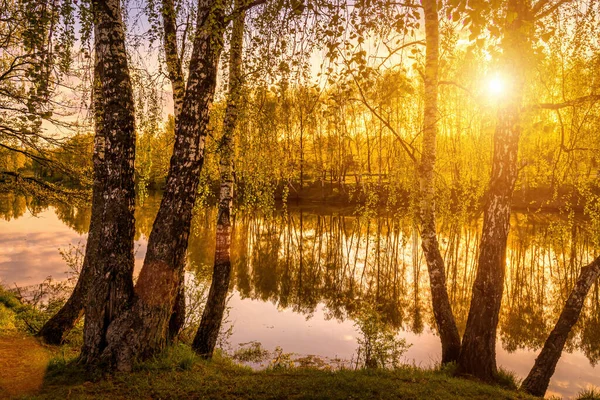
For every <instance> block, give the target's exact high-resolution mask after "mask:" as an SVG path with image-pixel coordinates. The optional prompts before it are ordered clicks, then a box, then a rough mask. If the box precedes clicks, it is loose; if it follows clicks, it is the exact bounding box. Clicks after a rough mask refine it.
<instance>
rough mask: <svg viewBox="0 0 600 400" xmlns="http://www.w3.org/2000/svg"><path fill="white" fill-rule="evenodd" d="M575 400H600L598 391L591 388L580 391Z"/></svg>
mask: <svg viewBox="0 0 600 400" xmlns="http://www.w3.org/2000/svg"><path fill="white" fill-rule="evenodd" d="M577 400H600V389H598V388H593V387H591V388H588V389H585V390H582V391H581V392H579V394H578V395H577Z"/></svg>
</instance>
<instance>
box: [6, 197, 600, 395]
mask: <svg viewBox="0 0 600 400" xmlns="http://www.w3.org/2000/svg"><path fill="white" fill-rule="evenodd" d="M159 202H160V197H159V195H158V194H151V195H150V196H149V197H148V198H147V199H146V200H145V201H144V203H143V205H141V206H138V208H137V211H136V225H137V227H136V228H137V229H136V245H135V249H136V269H137V270H138V271H139V268H141V265H142V262H143V258H144V254H145V251H146V240H147V237H148V235H149V233H150V230H151V227H152V222H153V219H154V216H155V214H156V212H157V208H158V205H159ZM89 218H90V210H89V208H88V207H71V206H67V205H46V204H40V203H39V202H36V201H34V200H33V199H31V198H26V197H23V196H20V195H16V194H12V193H8V194H0V281H1V282H2V284H3V285H4V286H7V287H14V285H17V286H20V287H30V286H32V285H36V284H39V283H41V282H42V281H43V280H44V279H45V278H46V277H48V276H52V277H53V278H54V279H57V280H61V279H65V278H66V277H67V274H66V273H67V272H68V267H67V265H66V262H65V261H64V259H63V258H62V257H61V255H60V253H59V249H63V250H68V249H69V246H78V245H82V244H84V243H85V240H86V231H87V226H88V224H89ZM215 220H216V214H215V210H214V209H212V208H210V207H209V208H206V209H201V208H199V209H198V212H197V213H196V215H195V218H194V222H193V226H192V235H191V238H190V245H189V251H188V267H187V268H188V274H187V277H188V279H189V280H190V281H191V279H190V278H191V277H193V276H195V277H196V279H197V281H198V282H199V285H200V286H203V285H204V286H205V285H206V284H207V283H209V282H210V271H211V268H212V257H213V253H214V248H215ZM440 221H441V224H440V228H439V229H440V242H441V245H442V247H443V249H442V253H443V255H444V259H445V262H446V268H447V275H448V290H449V294H450V298H451V301H452V304H453V308H454V312H455V314H456V318H457V323H458V326H459V329H460V330H461V332H462V330H463V329H464V326H465V324H466V317H467V313H468V307H469V302H470V296H471V293H470V290H471V286H472V282H473V280H474V277H475V266H476V260H477V252H478V240H479V235H480V231H481V216H468V217H466V216H462V215H456V214H452V213H448V215H444V216H441V217H440ZM511 224H512V228H511V234H510V237H509V244H508V250H507V272H506V281H505V292H504V301H503V306H502V310H501V316H500V324H499V329H498V342H497V358H498V365H499V366H502V367H503V368H505V369H507V370H510V371H513V372H515V373H516V374H517V375H518V376H519V377H524V376H525V375H526V374H527V373H528V371H529V369H530V368H531V366H532V365H533V361H534V359H535V357H536V355H537V352H538V351H539V349H540V347H541V346H542V345H543V343H544V340H545V338H546V336H547V335H548V333H549V331H550V330H551V329H552V327H553V324H554V322H555V321H556V319H557V318H558V315H559V313H560V311H561V307H562V305H563V304H564V302H565V300H566V298H567V296H568V293H569V290H570V288H571V287H572V285H573V283H574V281H575V279H576V277H577V274H578V271H579V269H580V268H581V266H582V265H585V264H586V263H587V262H588V261H591V259H592V258H593V256H594V255H597V254H598V252H599V249H598V243H597V241H598V234H597V233H594V232H597V230H598V227H597V223H594V222H593V221H588V220H586V219H584V218H582V217H578V216H575V215H573V214H571V215H561V214H558V213H544V212H535V213H522V212H516V213H514V214H513V216H512V221H511ZM232 271H233V272H232V284H231V287H232V291H231V297H230V299H229V303H228V305H229V307H230V310H229V314H228V317H227V326H228V327H230V326H232V329H233V330H232V334H231V336H230V337H229V338H228V343H229V344H228V346H229V347H230V348H231V349H235V348H237V347H238V346H239V344H240V343H247V342H251V341H258V342H260V343H261V344H262V346H263V347H264V348H266V349H267V350H271V351H272V350H274V349H275V348H276V347H277V346H279V347H281V348H282V349H283V351H285V352H289V353H295V354H297V355H299V356H304V355H317V356H320V357H323V358H326V359H329V360H334V359H342V360H352V359H355V358H356V354H357V347H358V342H357V339H359V338H360V329H359V327H358V326H357V324H356V323H355V319H356V315H358V313H359V311H360V310H362V309H364V305H365V304H376V309H377V312H378V313H379V314H380V316H381V319H382V320H383V321H385V322H386V323H388V324H390V325H391V326H393V327H395V328H397V329H398V336H399V337H401V338H404V339H405V340H406V342H407V343H408V344H410V345H411V347H410V348H409V349H408V351H407V352H406V353H405V354H404V356H403V360H404V362H406V363H409V364H415V365H417V366H422V367H427V366H431V365H433V364H435V363H437V362H439V360H440V356H441V347H440V342H439V339H438V337H437V336H436V334H435V329H432V326H433V324H434V320H433V315H432V312H431V305H430V292H429V282H428V275H427V267H426V265H425V261H424V258H423V255H422V252H421V249H420V244H419V238H418V232H417V231H416V229H415V227H414V223H413V218H411V216H410V214H409V213H408V212H396V213H392V212H386V213H375V212H374V211H372V210H365V209H361V210H360V212H357V211H356V210H354V208H352V207H345V208H340V207H338V208H335V207H328V206H322V205H311V206H292V205H289V206H288V207H285V208H278V209H276V210H274V211H273V212H271V213H268V214H266V213H264V212H248V211H246V212H238V213H237V214H236V215H235V219H234V233H233V238H232ZM599 360H600V293H599V288H598V285H597V284H596V285H594V286H593V287H592V290H591V291H590V295H589V296H588V299H587V303H586V306H585V309H584V311H583V313H582V316H581V319H580V322H579V323H578V325H577V326H576V328H575V332H574V334H573V335H572V337H571V338H570V340H569V342H568V343H567V348H566V351H565V353H564V354H563V356H562V358H561V360H560V362H559V364H558V366H557V369H556V373H555V374H554V377H553V379H552V381H551V382H550V388H549V391H548V393H547V395H553V394H555V395H561V396H565V397H569V396H573V395H575V394H576V393H577V392H578V391H579V390H581V389H583V388H586V387H588V386H590V385H595V386H600V368H598V367H597V363H598V361H599Z"/></svg>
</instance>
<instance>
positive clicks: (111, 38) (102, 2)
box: [81, 0, 135, 364]
mask: <svg viewBox="0 0 600 400" xmlns="http://www.w3.org/2000/svg"><path fill="white" fill-rule="evenodd" d="M92 13H93V18H94V36H95V37H94V41H95V51H96V69H97V71H98V77H99V80H100V85H101V89H100V90H101V99H102V128H103V129H102V130H103V132H104V134H103V135H102V136H103V139H104V146H103V147H104V154H102V155H101V156H99V157H101V158H102V160H103V161H102V163H103V164H104V168H105V175H104V177H103V178H104V179H103V180H104V183H103V192H102V198H103V202H102V209H101V210H100V211H99V212H100V214H101V215H100V216H99V218H100V221H99V224H98V227H97V230H95V232H97V233H98V235H97V237H96V238H95V240H97V243H96V246H94V247H95V249H93V251H94V254H93V257H90V258H89V259H88V268H90V269H91V271H90V273H91V281H90V284H89V290H88V293H87V302H86V306H85V311H86V318H85V323H84V343H83V347H82V350H81V359H82V361H83V362H84V363H88V364H90V363H95V362H97V361H98V359H99V356H100V355H101V353H102V351H103V349H104V348H105V346H106V331H107V328H108V326H109V324H110V322H111V321H113V320H114V319H115V318H116V317H117V316H118V315H119V314H120V313H121V311H122V310H124V309H125V307H126V306H127V305H128V303H129V301H130V299H131V296H132V294H133V281H132V276H133V266H134V254H133V239H134V234H135V219H134V208H135V190H134V180H133V177H134V160H135V121H134V102H133V90H132V86H131V80H130V77H129V70H128V65H127V54H126V52H125V31H124V27H123V21H122V14H121V5H120V1H119V0H94V1H93V2H92ZM94 228H96V227H95V226H94ZM87 252H88V250H87V249H86V253H87Z"/></svg>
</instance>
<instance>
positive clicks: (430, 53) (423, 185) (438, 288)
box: [419, 0, 460, 364]
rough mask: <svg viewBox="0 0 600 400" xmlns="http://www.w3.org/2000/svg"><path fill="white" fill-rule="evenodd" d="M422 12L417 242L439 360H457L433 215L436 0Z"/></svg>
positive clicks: (425, 1) (457, 341)
mask: <svg viewBox="0 0 600 400" xmlns="http://www.w3.org/2000/svg"><path fill="white" fill-rule="evenodd" d="M422 4H423V10H424V12H425V41H426V61H425V85H424V89H425V101H424V103H425V104H424V111H423V149H422V153H421V163H420V166H419V185H420V192H421V193H420V218H421V245H422V247H423V253H424V254H425V259H426V261H427V268H428V271H429V282H430V285H431V301H432V303H433V314H434V317H435V321H436V325H437V328H438V332H439V334H440V339H441V342H442V364H445V363H448V362H452V361H457V360H458V355H459V353H460V336H459V334H458V328H457V327H456V322H455V319H454V314H453V313H452V306H451V305H450V299H449V297H448V291H447V288H446V271H445V266H444V259H443V258H442V255H441V253H440V249H439V244H438V239H437V233H436V219H435V176H434V168H435V162H436V136H437V119H438V109H437V97H438V71H439V63H438V57H439V25H438V11H437V3H436V0H423V3H422Z"/></svg>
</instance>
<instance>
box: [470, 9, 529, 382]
mask: <svg viewBox="0 0 600 400" xmlns="http://www.w3.org/2000/svg"><path fill="white" fill-rule="evenodd" d="M533 29H534V26H533V20H532V16H531V8H530V2H529V1H528V0H508V1H507V5H506V14H505V25H504V38H503V41H502V50H503V53H502V60H501V64H502V71H503V74H504V76H506V77H507V79H509V80H510V82H512V83H511V85H510V88H509V89H508V90H507V95H506V99H503V100H502V104H501V105H500V107H499V109H498V121H497V124H496V128H495V132H494V154H493V159H492V174H491V177H490V181H489V186H488V190H487V193H486V197H487V198H486V205H485V208H484V216H483V229H482V237H481V242H480V247H479V259H478V264H477V265H478V267H477V275H476V278H475V283H474V285H473V295H472V298H471V306H470V309H469V316H468V319H467V326H466V329H465V334H464V337H463V341H462V348H461V352H460V356H459V361H458V371H459V373H462V374H468V375H473V376H476V377H478V378H480V379H482V380H484V381H493V380H494V379H495V377H496V373H497V366H496V331H497V327H498V316H499V312H500V304H501V302H502V294H503V291H504V274H505V269H506V242H507V238H508V231H509V228H510V214H511V209H512V207H511V202H512V194H513V189H514V186H515V182H516V179H517V173H518V168H517V153H518V144H519V137H520V134H521V107H522V104H521V103H522V99H523V88H524V83H525V82H524V81H525V66H526V57H527V55H528V54H529V51H530V46H531V44H530V39H531V35H532V34H533Z"/></svg>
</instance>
